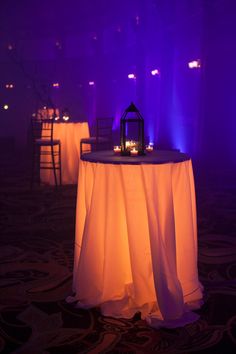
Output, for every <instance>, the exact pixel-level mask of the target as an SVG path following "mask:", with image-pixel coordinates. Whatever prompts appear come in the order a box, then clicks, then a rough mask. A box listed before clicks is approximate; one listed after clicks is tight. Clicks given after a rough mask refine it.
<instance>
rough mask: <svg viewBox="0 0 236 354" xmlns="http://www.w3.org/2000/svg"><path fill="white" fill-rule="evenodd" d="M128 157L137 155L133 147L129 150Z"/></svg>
mask: <svg viewBox="0 0 236 354" xmlns="http://www.w3.org/2000/svg"><path fill="white" fill-rule="evenodd" d="M130 155H131V156H137V155H138V150H137V149H135V147H134V148H132V149H131V150H130Z"/></svg>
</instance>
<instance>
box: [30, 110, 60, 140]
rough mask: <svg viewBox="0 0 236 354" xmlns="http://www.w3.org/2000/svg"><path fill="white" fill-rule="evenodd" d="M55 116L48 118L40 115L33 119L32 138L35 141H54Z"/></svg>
mask: <svg viewBox="0 0 236 354" xmlns="http://www.w3.org/2000/svg"><path fill="white" fill-rule="evenodd" d="M54 120H55V117H54V116H50V117H49V116H48V115H47V116H46V115H45V114H40V113H38V114H37V115H36V116H35V117H32V119H31V127H32V138H33V141H35V140H37V139H43V140H53V125H54Z"/></svg>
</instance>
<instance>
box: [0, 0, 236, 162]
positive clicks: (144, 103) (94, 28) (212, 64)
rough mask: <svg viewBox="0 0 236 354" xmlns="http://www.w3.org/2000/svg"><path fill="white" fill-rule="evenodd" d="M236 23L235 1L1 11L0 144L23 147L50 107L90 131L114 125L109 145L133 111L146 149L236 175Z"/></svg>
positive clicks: (147, 0) (13, 6)
mask: <svg viewBox="0 0 236 354" xmlns="http://www.w3.org/2000/svg"><path fill="white" fill-rule="evenodd" d="M235 13H236V3H235V1H233V0H226V1H223V0H212V1H201V0H168V1H164V0H130V1H125V0H119V1H118V0H114V1H110V0H100V1H96V0H81V1H77V0H68V1H66V2H64V1H56V0H51V1H48V0H41V1H39V0H35V1H31V0H22V1H18V0H9V1H2V2H1V3H0V24H1V25H0V26H1V27H0V33H1V37H0V63H1V77H0V91H1V92H0V107H1V109H0V119H1V132H0V139H1V137H13V138H14V139H15V142H16V145H17V146H19V147H22V148H23V147H25V146H26V145H27V134H28V130H29V122H30V117H31V115H32V113H33V112H35V110H36V108H37V107H43V106H45V105H49V104H54V105H55V106H56V107H58V108H59V109H60V111H62V110H63V108H64V107H68V109H69V111H70V116H71V119H72V120H74V121H85V120H87V121H88V122H89V124H90V125H91V126H94V123H95V118H96V117H97V116H103V115H104V116H112V115H113V116H115V125H114V130H115V131H114V135H115V136H117V134H118V133H117V132H118V129H119V120H120V117H121V115H122V113H123V111H124V109H126V108H127V106H128V105H129V104H130V102H131V101H133V102H134V103H135V104H136V106H137V107H138V108H139V109H140V112H141V114H142V115H143V117H144V120H145V133H146V140H147V141H146V142H147V143H148V142H149V141H152V142H154V143H155V144H156V146H158V147H160V148H173V149H179V150H181V151H183V152H186V153H189V154H190V155H191V156H192V158H193V159H196V160H198V161H203V162H207V163H209V162H210V163H213V164H214V163H215V164H217V163H219V161H220V163H221V164H230V165H231V166H235V165H236V162H235V161H236V159H235V154H236V139H235V133H236V119H235V116H236V113H235V97H236V92H235V91H236V86H235V79H236V67H235V62H236V41H235V33H236V20H235V15H234V14H235ZM198 59H199V60H200V63H201V65H200V67H198V68H195V69H194V70H190V69H189V63H190V62H192V61H194V60H198ZM155 68H158V73H157V74H158V75H155V76H154V74H153V72H152V71H153V70H155ZM130 73H135V80H129V79H128V75H129V74H130ZM91 81H94V83H95V84H94V85H91ZM9 83H11V84H12V85H14V88H13V89H6V84H9ZM53 83H54V84H55V83H58V87H56V88H58V89H55V87H53V86H54V84H53ZM5 104H8V105H9V109H8V110H4V109H3V106H4V105H5Z"/></svg>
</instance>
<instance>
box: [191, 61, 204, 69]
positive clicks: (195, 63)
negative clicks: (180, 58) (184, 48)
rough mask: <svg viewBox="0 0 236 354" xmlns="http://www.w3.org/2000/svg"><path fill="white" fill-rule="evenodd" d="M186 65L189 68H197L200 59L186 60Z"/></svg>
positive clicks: (199, 64) (199, 65)
mask: <svg viewBox="0 0 236 354" xmlns="http://www.w3.org/2000/svg"><path fill="white" fill-rule="evenodd" d="M188 67H189V69H198V68H200V67H201V61H200V59H197V60H192V61H190V62H188Z"/></svg>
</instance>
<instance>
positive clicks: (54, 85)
mask: <svg viewBox="0 0 236 354" xmlns="http://www.w3.org/2000/svg"><path fill="white" fill-rule="evenodd" d="M59 86H60V85H59V82H54V83H53V84H52V87H57V88H58V87H59Z"/></svg>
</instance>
